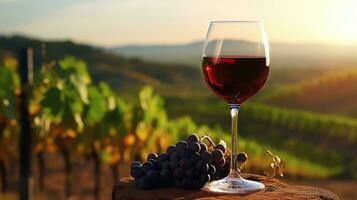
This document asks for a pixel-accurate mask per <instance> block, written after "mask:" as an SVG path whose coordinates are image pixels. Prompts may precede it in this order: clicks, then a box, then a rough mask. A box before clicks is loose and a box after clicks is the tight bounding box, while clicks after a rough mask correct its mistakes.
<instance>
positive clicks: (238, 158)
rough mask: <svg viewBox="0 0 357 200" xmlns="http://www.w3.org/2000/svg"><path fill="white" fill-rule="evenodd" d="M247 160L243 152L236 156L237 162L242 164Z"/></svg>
mask: <svg viewBox="0 0 357 200" xmlns="http://www.w3.org/2000/svg"><path fill="white" fill-rule="evenodd" d="M247 159H248V155H247V154H246V153H244V152H241V153H239V154H238V155H237V161H238V162H241V163H244V162H245V161H247Z"/></svg>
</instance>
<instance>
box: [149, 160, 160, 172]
mask: <svg viewBox="0 0 357 200" xmlns="http://www.w3.org/2000/svg"><path fill="white" fill-rule="evenodd" d="M148 161H149V162H151V163H152V164H153V165H154V169H156V170H159V169H160V168H161V166H160V164H159V162H157V160H155V159H149V160H148Z"/></svg>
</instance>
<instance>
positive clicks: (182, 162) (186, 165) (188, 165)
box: [180, 158, 192, 169]
mask: <svg viewBox="0 0 357 200" xmlns="http://www.w3.org/2000/svg"><path fill="white" fill-rule="evenodd" d="M191 166H192V162H191V160H190V159H189V158H182V159H181V160H180V167H182V168H183V169H189V168H191Z"/></svg>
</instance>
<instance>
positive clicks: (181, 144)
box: [176, 141, 188, 151]
mask: <svg viewBox="0 0 357 200" xmlns="http://www.w3.org/2000/svg"><path fill="white" fill-rule="evenodd" d="M184 148H188V146H187V142H186V141H180V142H178V143H177V144H176V151H181V150H182V149H184Z"/></svg>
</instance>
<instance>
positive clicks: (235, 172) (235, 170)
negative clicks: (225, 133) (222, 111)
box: [229, 104, 240, 176]
mask: <svg viewBox="0 0 357 200" xmlns="http://www.w3.org/2000/svg"><path fill="white" fill-rule="evenodd" d="M229 106H230V107H231V118H232V128H231V136H232V155H231V173H230V175H231V176H239V174H240V171H239V166H238V162H237V155H238V141H237V138H238V113H239V109H240V105H238V104H230V105H229Z"/></svg>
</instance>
